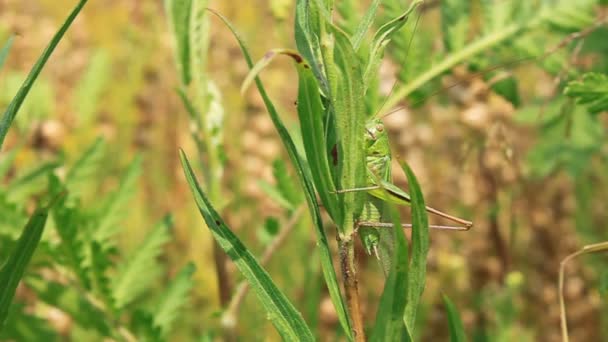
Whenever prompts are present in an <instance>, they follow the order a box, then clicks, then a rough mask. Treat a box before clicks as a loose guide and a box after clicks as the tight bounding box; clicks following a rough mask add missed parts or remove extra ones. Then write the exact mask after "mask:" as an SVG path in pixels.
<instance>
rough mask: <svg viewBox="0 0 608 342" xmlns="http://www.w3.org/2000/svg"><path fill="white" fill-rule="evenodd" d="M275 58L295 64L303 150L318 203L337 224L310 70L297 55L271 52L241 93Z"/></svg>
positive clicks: (335, 199) (319, 106)
mask: <svg viewBox="0 0 608 342" xmlns="http://www.w3.org/2000/svg"><path fill="white" fill-rule="evenodd" d="M278 55H285V56H289V57H291V58H293V60H294V61H295V62H296V70H297V71H298V102H297V103H298V106H297V107H298V117H299V121H300V131H301V134H302V141H303V143H304V150H305V151H306V157H307V160H308V163H309V164H310V170H311V174H312V177H313V180H314V184H315V188H316V189H317V192H318V193H319V197H321V202H322V203H323V204H324V205H325V207H326V209H327V212H328V213H329V216H331V217H332V219H333V220H334V221H335V222H340V218H339V214H340V212H339V211H338V197H337V196H336V186H335V184H334V181H333V176H332V174H331V170H330V166H329V160H328V158H327V153H326V152H325V147H326V146H327V143H326V141H325V128H324V123H323V116H322V115H321V113H323V112H324V108H323V104H322V103H321V94H320V93H319V86H318V84H317V80H316V78H315V77H314V75H313V73H312V71H311V68H310V66H309V65H308V64H307V63H306V62H305V61H304V59H303V57H302V56H300V55H299V54H298V53H297V52H296V51H293V50H288V49H273V50H271V51H269V52H267V53H266V54H265V55H264V58H262V59H261V60H260V61H259V62H258V63H256V64H255V66H254V67H253V68H252V69H251V71H250V72H249V74H248V75H247V77H246V78H245V81H243V86H242V87H241V93H243V92H244V91H245V89H247V87H248V86H249V85H250V84H251V82H253V80H254V79H255V78H256V77H257V75H258V74H259V73H260V72H261V71H262V69H263V68H265V67H266V66H268V64H270V62H271V61H272V60H273V59H274V58H275V57H276V56H278Z"/></svg>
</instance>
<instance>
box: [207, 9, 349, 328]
mask: <svg viewBox="0 0 608 342" xmlns="http://www.w3.org/2000/svg"><path fill="white" fill-rule="evenodd" d="M211 12H212V13H213V14H215V15H216V16H217V17H218V18H220V19H221V20H222V21H223V22H224V24H226V26H227V27H228V28H229V29H230V31H231V32H232V34H233V35H234V37H235V38H236V39H237V41H238V43H239V46H240V47H241V51H242V52H243V56H244V57H245V60H246V62H247V65H249V68H252V67H253V61H252V59H251V56H250V55H249V51H248V49H247V46H246V45H245V43H244V41H243V40H242V39H241V37H240V35H239V34H238V33H237V31H236V30H235V29H234V27H233V26H232V25H231V24H230V22H228V20H227V19H226V18H225V17H223V16H222V15H221V14H219V13H217V12H214V11H211ZM255 83H256V86H257V88H258V91H259V92H260V95H261V96H262V99H263V100H264V104H265V105H266V108H267V109H268V113H269V114H270V118H271V119H272V122H273V124H274V126H275V128H276V130H277V132H278V133H279V137H280V138H281V141H282V142H283V145H284V146H285V149H286V150H287V154H288V155H289V159H290V160H291V163H292V164H293V166H294V168H295V171H296V174H297V176H298V179H299V180H300V182H301V183H302V188H303V189H304V194H305V196H306V202H307V203H308V209H309V210H310V215H311V217H312V220H313V223H314V228H315V233H316V236H317V246H318V247H319V255H320V258H321V267H322V269H323V276H324V277H325V282H326V283H327V289H328V291H329V295H330V297H331V300H332V302H333V304H334V307H335V308H336V312H337V314H338V318H339V320H340V324H341V325H342V329H343V330H344V333H345V334H346V336H347V337H348V338H349V339H350V340H352V339H353V337H352V332H351V328H350V318H349V316H348V312H347V310H346V305H345V302H344V298H343V297H342V294H341V292H340V285H339V284H338V278H337V276H336V271H335V269H334V266H333V261H332V255H331V250H330V248H329V242H328V241H327V236H326V235H325V230H324V229H323V220H322V219H321V211H320V209H319V203H318V202H317V197H316V195H315V192H314V186H313V183H312V180H311V177H310V176H308V174H309V169H304V162H303V161H302V159H301V158H300V156H299V155H298V152H297V150H296V146H295V144H294V142H293V140H292V139H291V136H290V135H289V132H288V131H287V128H286V127H285V125H284V124H283V122H282V121H281V118H280V117H279V114H278V112H277V110H276V108H275V107H274V105H273V103H272V101H271V100H270V98H269V96H268V94H267V93H266V89H265V88H264V85H263V84H262V81H261V80H260V79H259V78H257V77H256V79H255Z"/></svg>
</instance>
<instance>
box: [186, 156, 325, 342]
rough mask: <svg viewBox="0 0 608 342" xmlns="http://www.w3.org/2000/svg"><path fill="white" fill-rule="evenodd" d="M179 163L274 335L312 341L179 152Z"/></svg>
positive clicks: (207, 220) (207, 221)
mask: <svg viewBox="0 0 608 342" xmlns="http://www.w3.org/2000/svg"><path fill="white" fill-rule="evenodd" d="M180 159H181V162H182V166H183V168H184V173H185V175H186V179H187V181H188V185H189V186H190V190H192V194H193V196H194V199H195V201H196V204H197V206H198V208H199V211H200V213H201V215H202V216H203V218H204V220H205V222H206V223H207V226H208V227H209V229H210V230H211V232H212V233H213V237H214V238H215V240H216V241H217V242H218V244H219V246H220V247H221V248H222V249H223V250H224V251H225V252H226V253H227V254H228V256H229V257H230V259H232V261H233V262H234V263H235V264H236V267H237V268H238V269H239V271H241V273H242V274H243V276H244V277H245V279H247V281H248V282H249V284H251V287H252V288H253V289H254V290H255V292H256V294H257V295H258V298H259V299H260V301H261V302H262V305H263V306H264V308H265V309H266V313H267V314H268V317H269V319H270V320H271V321H272V323H273V324H274V326H275V327H276V329H277V331H278V332H279V333H280V334H281V336H282V337H283V339H285V340H286V341H313V340H314V337H313V335H312V332H311V331H310V329H309V328H308V326H307V325H306V322H304V319H303V318H302V315H301V314H300V313H299V312H298V311H297V310H296V308H295V307H294V306H293V305H292V304H291V303H290V302H289V300H288V299H287V297H286V296H285V295H284V294H283V292H281V290H279V289H278V288H277V287H276V285H275V284H274V282H273V281H272V278H270V275H269V274H268V273H267V272H266V271H265V270H264V269H263V268H262V266H260V264H259V263H258V262H257V261H256V260H255V258H254V256H253V255H252V254H251V253H250V252H249V250H247V247H245V245H243V243H242V242H241V240H239V238H238V237H237V236H236V235H234V233H233V232H232V231H231V230H230V228H228V226H227V225H226V223H224V221H223V220H222V218H221V217H220V215H219V214H218V213H217V212H216V211H215V209H214V208H213V206H212V205H211V203H210V202H209V199H207V197H206V196H205V193H204V192H203V190H202V189H201V187H200V185H199V183H198V180H197V179H196V176H195V175H194V171H193V170H192V167H191V166H190V162H189V161H188V158H187V157H186V155H185V153H184V151H182V150H180Z"/></svg>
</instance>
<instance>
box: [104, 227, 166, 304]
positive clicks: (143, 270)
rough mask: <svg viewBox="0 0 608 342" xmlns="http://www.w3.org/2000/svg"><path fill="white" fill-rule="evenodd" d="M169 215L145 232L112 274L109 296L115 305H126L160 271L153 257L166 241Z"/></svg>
mask: <svg viewBox="0 0 608 342" xmlns="http://www.w3.org/2000/svg"><path fill="white" fill-rule="evenodd" d="M172 225H173V223H172V218H171V217H170V216H166V217H165V218H163V220H162V221H161V222H160V223H159V224H157V225H156V227H155V228H154V229H152V231H151V232H150V233H149V234H147V235H146V239H145V240H144V241H143V242H142V243H141V244H140V245H139V247H138V248H137V249H135V250H134V252H133V254H132V255H131V256H129V257H128V258H127V259H126V260H125V261H124V262H123V263H121V265H120V267H119V269H118V273H117V274H116V275H115V276H114V277H113V283H112V297H113V298H114V305H115V307H116V309H118V310H120V309H122V308H123V307H124V306H125V305H127V304H129V303H130V302H131V301H133V300H134V299H136V298H137V297H138V296H140V295H141V294H142V293H143V292H144V291H146V290H147V289H148V288H149V287H150V286H151V285H152V284H153V283H154V282H155V280H157V278H158V277H159V276H160V275H161V271H162V268H161V265H159V264H158V260H156V258H157V257H158V256H159V255H160V254H161V253H162V247H163V245H164V244H165V243H166V242H167V241H169V239H170V235H169V229H170V228H171V227H172Z"/></svg>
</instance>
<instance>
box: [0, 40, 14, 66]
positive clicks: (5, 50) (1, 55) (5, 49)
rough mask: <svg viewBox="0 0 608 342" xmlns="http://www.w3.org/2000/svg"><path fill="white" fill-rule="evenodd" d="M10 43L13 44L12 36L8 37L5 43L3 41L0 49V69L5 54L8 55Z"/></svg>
mask: <svg viewBox="0 0 608 342" xmlns="http://www.w3.org/2000/svg"><path fill="white" fill-rule="evenodd" d="M11 45H13V36H10V37H9V38H8V40H7V41H6V43H4V46H3V47H2V50H0V69H1V68H2V66H3V65H4V61H6V56H8V53H9V51H10V50H11Z"/></svg>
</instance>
